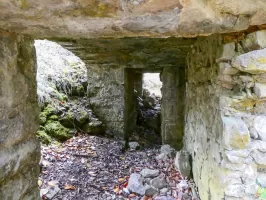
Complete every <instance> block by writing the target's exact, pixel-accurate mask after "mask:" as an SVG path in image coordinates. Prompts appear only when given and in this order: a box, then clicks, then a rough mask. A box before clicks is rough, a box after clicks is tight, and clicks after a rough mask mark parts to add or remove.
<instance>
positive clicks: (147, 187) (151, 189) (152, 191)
mask: <svg viewBox="0 0 266 200" xmlns="http://www.w3.org/2000/svg"><path fill="white" fill-rule="evenodd" d="M144 188H145V195H147V196H153V195H155V194H157V193H158V189H156V188H154V187H152V186H150V185H145V187H144Z"/></svg>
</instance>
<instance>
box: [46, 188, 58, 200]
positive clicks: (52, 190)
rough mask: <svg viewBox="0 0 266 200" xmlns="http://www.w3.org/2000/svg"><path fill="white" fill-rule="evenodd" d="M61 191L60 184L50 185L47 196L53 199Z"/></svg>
mask: <svg viewBox="0 0 266 200" xmlns="http://www.w3.org/2000/svg"><path fill="white" fill-rule="evenodd" d="M59 191H61V190H60V188H59V187H58V185H55V186H54V187H49V191H48V193H46V195H45V197H46V198H48V199H53V198H54V196H55V195H56V194H57V193H58V192H59Z"/></svg>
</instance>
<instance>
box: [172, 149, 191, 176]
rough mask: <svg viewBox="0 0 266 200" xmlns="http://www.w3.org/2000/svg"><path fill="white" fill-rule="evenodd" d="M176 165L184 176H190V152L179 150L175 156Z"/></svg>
mask: <svg viewBox="0 0 266 200" xmlns="http://www.w3.org/2000/svg"><path fill="white" fill-rule="evenodd" d="M175 167H176V169H178V170H179V171H180V173H181V175H182V176H183V177H189V176H190V174H191V166H190V163H189V154H188V153H187V152H185V151H179V152H177V153H176V157H175Z"/></svg>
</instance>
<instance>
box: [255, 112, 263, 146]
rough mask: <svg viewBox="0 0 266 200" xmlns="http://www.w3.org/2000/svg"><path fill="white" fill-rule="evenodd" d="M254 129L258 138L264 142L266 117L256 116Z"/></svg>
mask: <svg viewBox="0 0 266 200" xmlns="http://www.w3.org/2000/svg"><path fill="white" fill-rule="evenodd" d="M254 128H255V130H256V131H257V133H258V135H259V138H260V139H261V140H263V141H266V116H257V117H256V118H255V119H254Z"/></svg>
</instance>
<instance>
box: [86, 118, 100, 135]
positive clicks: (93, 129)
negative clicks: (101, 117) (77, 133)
mask: <svg viewBox="0 0 266 200" xmlns="http://www.w3.org/2000/svg"><path fill="white" fill-rule="evenodd" d="M82 130H83V131H84V132H86V133H88V134H95V135H100V134H103V133H104V132H105V126H104V124H103V123H102V122H101V121H93V122H90V123H87V124H85V125H84V126H83V127H82Z"/></svg>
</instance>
